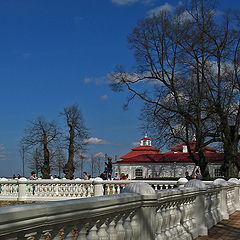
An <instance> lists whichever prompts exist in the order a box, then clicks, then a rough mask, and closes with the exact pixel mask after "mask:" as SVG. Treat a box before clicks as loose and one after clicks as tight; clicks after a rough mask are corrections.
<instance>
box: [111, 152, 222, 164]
mask: <svg viewBox="0 0 240 240" xmlns="http://www.w3.org/2000/svg"><path fill="white" fill-rule="evenodd" d="M194 155H195V157H196V159H198V154H196V153H195V154H194ZM223 158H224V153H207V159H208V161H209V162H210V163H211V162H221V161H222V160H223ZM164 162H165V163H169V162H181V163H187V162H188V163H193V161H192V159H191V158H190V156H189V154H188V153H174V152H167V153H159V154H140V155H136V156H132V157H129V158H124V159H122V160H120V161H117V162H116V163H120V164H124V163H129V164H130V163H135V164H136V163H164Z"/></svg>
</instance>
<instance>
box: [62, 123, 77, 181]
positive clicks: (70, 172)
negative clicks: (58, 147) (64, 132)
mask: <svg viewBox="0 0 240 240" xmlns="http://www.w3.org/2000/svg"><path fill="white" fill-rule="evenodd" d="M69 127H70V130H69V147H68V162H67V164H65V166H64V169H63V172H64V173H65V177H66V178H67V179H73V178H74V171H75V168H74V162H73V161H74V137H75V134H74V128H73V127H72V126H69Z"/></svg>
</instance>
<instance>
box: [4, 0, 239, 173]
mask: <svg viewBox="0 0 240 240" xmlns="http://www.w3.org/2000/svg"><path fill="white" fill-rule="evenodd" d="M179 3H180V1H175V0H169V1H161V0H68V1H67V0H21V1H19V0H1V1H0V30H1V38H0V83H1V85H0V111H1V117H0V164H1V168H0V177H1V176H11V175H12V174H13V173H15V174H16V173H18V172H20V173H21V169H22V167H21V160H20V156H19V154H18V142H19V140H20V139H21V137H22V136H23V133H24V128H25V127H26V126H27V121H28V120H34V119H36V118H37V117H38V116H44V117H45V118H46V119H47V120H53V119H57V118H58V113H59V112H61V111H62V110H63V108H64V107H66V106H69V105H71V104H74V103H77V104H78V105H79V107H80V108H81V110H82V113H83V115H84V118H85V121H86V126H87V127H88V128H90V130H91V137H93V138H94V139H93V143H92V144H91V145H90V146H89V154H96V153H99V152H102V153H104V154H105V153H107V154H108V155H110V156H114V155H117V156H121V155H124V154H125V153H126V152H128V151H129V150H130V148H131V147H133V145H132V143H133V142H136V141H139V140H140V138H141V137H142V132H141V130H139V121H138V114H139V109H140V103H139V102H134V103H133V104H131V105H130V107H129V109H128V110H127V111H124V110H123V107H122V106H123V103H124V100H125V96H126V95H125V94H124V93H115V92H112V90H111V89H110V87H109V86H108V82H107V80H106V76H107V75H108V74H109V72H111V71H112V70H114V68H115V66H116V65H118V64H122V65H124V66H126V67H131V66H133V65H134V58H133V55H132V52H131V51H130V50H129V49H128V46H127V40H126V38H127V35H128V34H129V33H130V32H131V30H132V28H133V27H134V26H135V25H136V23H137V20H138V19H140V18H143V17H146V16H147V15H148V14H149V13H150V12H151V11H152V10H154V9H157V8H159V7H162V6H165V7H168V8H174V7H176V6H177V5H178V4H179ZM220 3H221V7H223V8H225V7H230V8H238V9H239V8H240V2H239V1H236V0H228V1H227V0H221V1H220ZM94 140H95V141H94ZM94 143H95V144H94Z"/></svg>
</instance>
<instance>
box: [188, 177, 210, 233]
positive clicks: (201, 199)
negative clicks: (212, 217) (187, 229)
mask: <svg viewBox="0 0 240 240" xmlns="http://www.w3.org/2000/svg"><path fill="white" fill-rule="evenodd" d="M188 187H190V188H193V190H197V191H198V192H199V193H198V195H197V196H196V202H195V203H196V204H195V212H194V213H195V216H194V218H195V219H196V226H197V228H198V229H197V231H196V233H195V234H196V235H197V236H207V235H208V228H207V226H206V218H205V195H206V189H207V188H206V185H205V184H204V183H203V182H202V181H201V180H198V179H195V180H190V181H188V182H187V183H186V184H185V188H188ZM194 188H195V189H194ZM187 208H188V206H187ZM197 232H198V234H197Z"/></svg>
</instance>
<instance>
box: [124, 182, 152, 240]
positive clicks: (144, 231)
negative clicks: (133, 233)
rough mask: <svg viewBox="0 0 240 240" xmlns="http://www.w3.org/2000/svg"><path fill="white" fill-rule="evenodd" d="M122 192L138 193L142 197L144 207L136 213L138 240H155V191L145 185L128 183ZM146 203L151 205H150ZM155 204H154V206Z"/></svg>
mask: <svg viewBox="0 0 240 240" xmlns="http://www.w3.org/2000/svg"><path fill="white" fill-rule="evenodd" d="M124 192H130V193H138V194H140V195H141V196H142V198H143V201H144V202H146V205H145V206H144V205H143V206H142V207H141V208H140V209H139V210H138V211H137V214H138V221H139V225H140V229H141V235H140V238H139V239H140V240H146V239H155V234H156V207H157V206H156V205H155V204H156V202H157V196H156V192H155V190H154V189H153V188H152V187H151V186H150V185H149V184H147V183H130V184H129V185H127V187H126V188H125V189H124ZM148 203H153V204H152V205H151V204H150V205H149V204H148ZM154 203H155V204H154Z"/></svg>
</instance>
